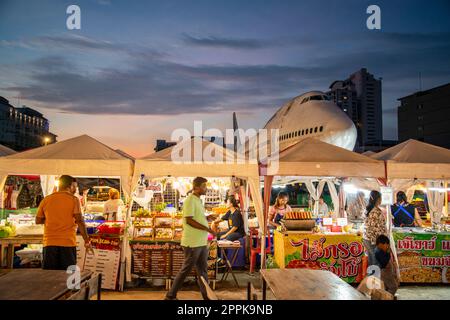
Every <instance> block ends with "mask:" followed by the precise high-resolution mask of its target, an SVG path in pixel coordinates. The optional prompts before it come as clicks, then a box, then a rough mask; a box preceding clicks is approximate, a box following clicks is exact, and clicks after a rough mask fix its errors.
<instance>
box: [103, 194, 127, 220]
mask: <svg viewBox="0 0 450 320" xmlns="http://www.w3.org/2000/svg"><path fill="white" fill-rule="evenodd" d="M123 205H124V203H123V201H122V199H120V193H119V191H118V190H117V189H114V188H111V189H109V200H108V201H106V202H105V206H104V207H103V214H104V216H105V219H106V220H108V221H117V220H118V217H117V213H118V212H119V207H120V206H123Z"/></svg>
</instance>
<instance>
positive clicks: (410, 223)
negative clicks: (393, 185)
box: [391, 191, 422, 228]
mask: <svg viewBox="0 0 450 320" xmlns="http://www.w3.org/2000/svg"><path fill="white" fill-rule="evenodd" d="M391 212H392V216H393V217H394V226H395V227H401V228H403V227H422V219H421V218H420V215H419V213H418V212H417V209H416V208H415V207H414V205H412V204H411V203H408V199H407V197H406V194H405V193H404V192H403V191H399V192H397V202H396V203H395V204H394V205H393V206H391Z"/></svg>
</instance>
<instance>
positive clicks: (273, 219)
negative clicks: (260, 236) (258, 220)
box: [269, 191, 292, 228]
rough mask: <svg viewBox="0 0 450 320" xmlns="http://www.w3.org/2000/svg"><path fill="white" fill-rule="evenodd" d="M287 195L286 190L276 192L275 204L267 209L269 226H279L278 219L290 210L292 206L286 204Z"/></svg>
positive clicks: (287, 200)
mask: <svg viewBox="0 0 450 320" xmlns="http://www.w3.org/2000/svg"><path fill="white" fill-rule="evenodd" d="M288 202H289V196H288V194H287V193H286V192H282V191H281V192H280V193H278V196H277V199H276V200H275V204H274V205H273V206H271V207H270V209H269V227H272V228H277V227H279V226H281V224H280V221H281V219H283V217H284V215H285V214H286V213H288V212H292V208H291V207H290V206H289V205H288Z"/></svg>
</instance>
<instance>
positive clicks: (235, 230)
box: [211, 196, 245, 241]
mask: <svg viewBox="0 0 450 320" xmlns="http://www.w3.org/2000/svg"><path fill="white" fill-rule="evenodd" d="M227 209H228V212H227V213H225V215H224V216H223V217H222V218H220V217H219V218H217V219H216V220H215V221H214V222H213V224H212V226H211V229H212V230H213V231H214V232H217V231H218V230H217V229H218V225H219V223H220V222H222V221H228V230H227V231H222V232H219V233H217V240H228V241H236V240H239V239H240V238H243V237H245V230H244V220H243V219H242V214H241V211H240V210H239V205H238V203H237V200H236V199H235V198H234V197H233V196H229V197H228V198H227Z"/></svg>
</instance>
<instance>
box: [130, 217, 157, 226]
mask: <svg viewBox="0 0 450 320" xmlns="http://www.w3.org/2000/svg"><path fill="white" fill-rule="evenodd" d="M133 225H134V226H135V227H153V218H139V219H135V220H134V221H133Z"/></svg>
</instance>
